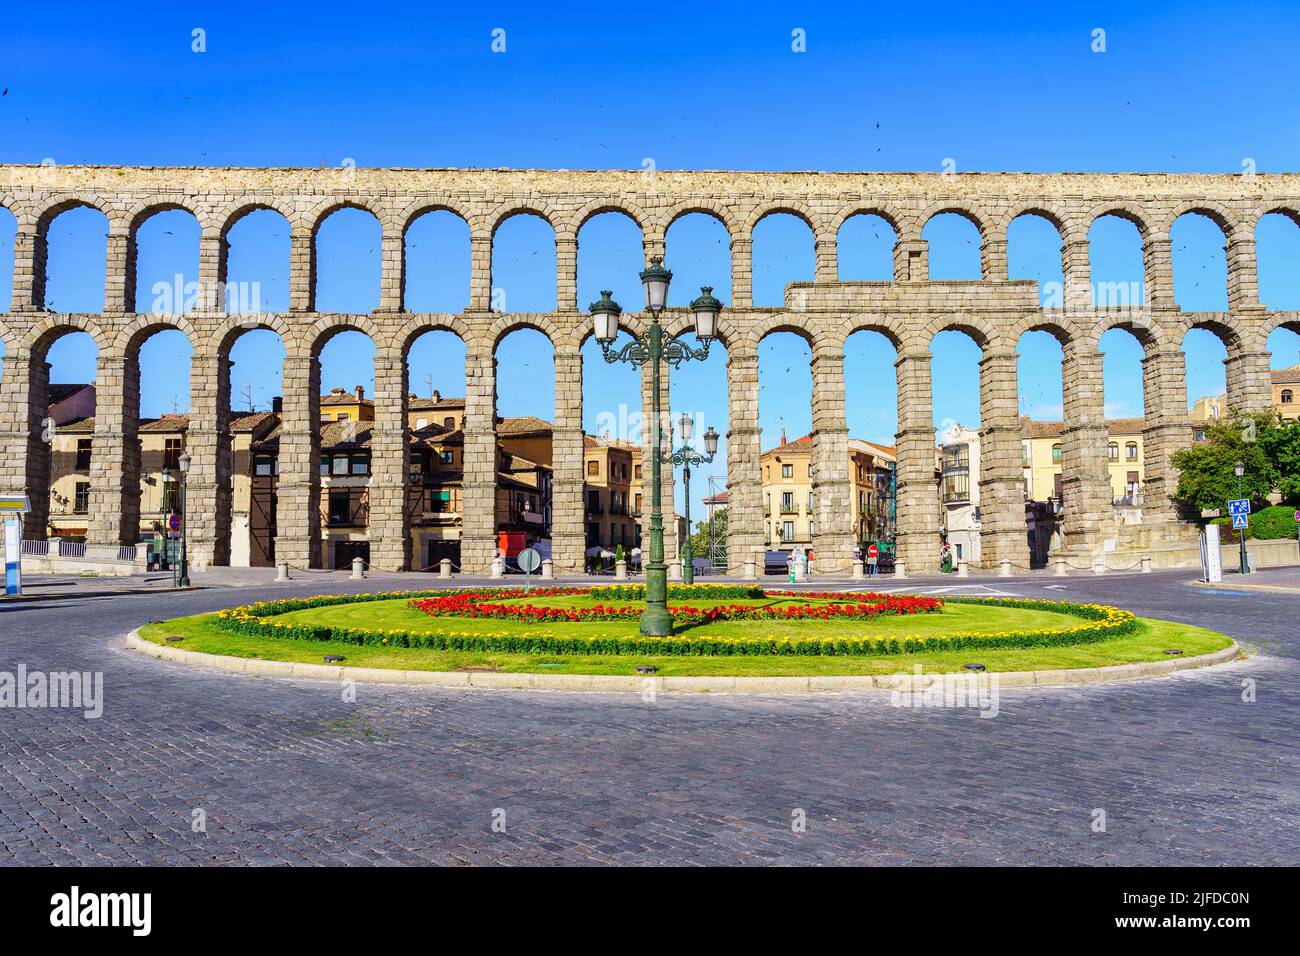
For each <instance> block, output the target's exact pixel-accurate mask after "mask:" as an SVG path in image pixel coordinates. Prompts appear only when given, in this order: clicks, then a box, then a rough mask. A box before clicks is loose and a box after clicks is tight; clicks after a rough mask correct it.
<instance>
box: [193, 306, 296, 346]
mask: <svg viewBox="0 0 1300 956" xmlns="http://www.w3.org/2000/svg"><path fill="white" fill-rule="evenodd" d="M254 329H266V330H268V331H271V332H274V333H275V334H276V335H278V336H279V337H280V341H281V342H282V343H284V346H285V354H286V355H287V354H288V349H289V340H290V339H291V338H292V337H293V334H294V329H293V327H292V326H291V325H290V324H289V323H288V322H287V321H286V320H285V318H284V316H283V315H280V314H279V313H276V312H262V313H257V314H255V315H247V314H244V315H228V316H226V317H225V318H224V319H223V320H222V321H221V324H220V325H218V326H217V327H216V328H214V329H212V330H211V331H210V332H209V333H208V334H207V335H205V336H204V337H203V339H202V342H201V343H200V347H199V348H197V349H196V350H195V351H196V354H202V355H213V354H215V355H219V356H227V355H229V354H230V350H231V349H232V348H234V345H235V343H236V342H237V341H238V340H239V339H240V338H241V337H242V336H243V335H244V333H245V332H252V331H253V330H254Z"/></svg>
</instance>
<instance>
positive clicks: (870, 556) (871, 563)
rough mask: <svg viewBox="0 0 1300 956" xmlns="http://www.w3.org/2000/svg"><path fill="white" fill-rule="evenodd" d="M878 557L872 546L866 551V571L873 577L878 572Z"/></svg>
mask: <svg viewBox="0 0 1300 956" xmlns="http://www.w3.org/2000/svg"><path fill="white" fill-rule="evenodd" d="M879 565H880V558H879V557H877V555H876V549H875V548H872V549H871V550H870V551H868V552H867V573H868V574H870V575H871V576H872V577H873V578H874V577H875V576H876V574H877V573H879Z"/></svg>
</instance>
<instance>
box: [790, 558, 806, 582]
mask: <svg viewBox="0 0 1300 956" xmlns="http://www.w3.org/2000/svg"><path fill="white" fill-rule="evenodd" d="M790 567H791V568H793V569H794V576H793V577H791V578H790V580H791V581H792V582H793V581H802V580H803V576H804V569H803V562H802V561H793V562H791V564H790Z"/></svg>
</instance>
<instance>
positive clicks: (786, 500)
mask: <svg viewBox="0 0 1300 956" xmlns="http://www.w3.org/2000/svg"><path fill="white" fill-rule="evenodd" d="M781 513H782V514H787V515H788V514H794V492H793V491H783V492H781Z"/></svg>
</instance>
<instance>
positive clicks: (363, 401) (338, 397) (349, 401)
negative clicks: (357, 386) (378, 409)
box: [320, 392, 374, 405]
mask: <svg viewBox="0 0 1300 956" xmlns="http://www.w3.org/2000/svg"><path fill="white" fill-rule="evenodd" d="M320 403H321V404H322V405H373V404H374V402H372V401H371V400H370V399H368V398H357V396H356V393H355V392H330V393H329V394H328V395H322V396H321V397H320Z"/></svg>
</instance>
